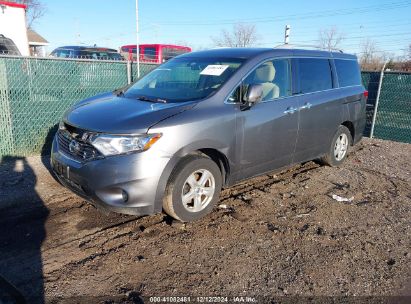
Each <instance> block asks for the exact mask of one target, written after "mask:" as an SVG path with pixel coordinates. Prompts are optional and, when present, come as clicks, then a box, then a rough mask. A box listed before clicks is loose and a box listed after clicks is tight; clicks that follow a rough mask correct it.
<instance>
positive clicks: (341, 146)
mask: <svg viewBox="0 0 411 304" xmlns="http://www.w3.org/2000/svg"><path fill="white" fill-rule="evenodd" d="M351 142H352V138H351V133H350V130H348V128H347V127H345V126H339V127H338V129H337V132H336V133H335V135H334V138H333V140H332V142H331V147H330V150H329V151H328V153H327V154H326V155H325V156H324V157H322V158H321V161H322V162H323V163H324V164H326V165H329V166H331V167H333V166H338V165H340V164H342V163H343V162H344V160H345V159H346V157H347V154H348V149H349V147H350V146H351Z"/></svg>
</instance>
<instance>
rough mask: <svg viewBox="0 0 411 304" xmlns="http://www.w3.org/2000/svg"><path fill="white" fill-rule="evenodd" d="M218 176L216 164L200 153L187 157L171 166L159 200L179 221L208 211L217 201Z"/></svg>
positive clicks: (218, 171)
mask: <svg viewBox="0 0 411 304" xmlns="http://www.w3.org/2000/svg"><path fill="white" fill-rule="evenodd" d="M221 186H222V177H221V172H220V169H219V168H218V166H217V164H216V163H215V162H213V161H212V160H211V159H209V158H207V157H203V156H197V155H193V156H189V157H187V158H186V159H184V160H183V161H182V162H180V163H179V164H178V165H177V166H176V168H175V169H174V171H173V173H172V175H171V177H170V180H169V182H168V185H167V188H166V192H165V196H164V199H163V209H164V211H165V212H166V213H167V214H168V215H170V216H172V217H173V218H175V219H177V220H180V221H182V222H191V221H194V220H197V219H199V218H201V217H203V216H205V215H206V214H208V213H210V212H211V211H212V209H213V207H214V205H215V203H216V202H217V200H218V198H219V196H220V191H221Z"/></svg>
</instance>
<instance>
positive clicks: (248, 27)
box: [211, 23, 259, 47]
mask: <svg viewBox="0 0 411 304" xmlns="http://www.w3.org/2000/svg"><path fill="white" fill-rule="evenodd" d="M211 39H212V40H213V42H214V44H215V45H216V46H221V47H249V46H252V45H255V44H256V43H257V42H258V40H259V36H258V34H257V29H256V27H255V25H254V24H246V23H237V24H235V25H234V26H233V29H232V31H231V32H229V31H227V30H222V31H221V35H220V37H211Z"/></svg>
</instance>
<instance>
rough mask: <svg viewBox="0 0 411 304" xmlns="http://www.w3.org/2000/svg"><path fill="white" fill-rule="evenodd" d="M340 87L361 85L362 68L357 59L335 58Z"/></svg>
mask: <svg viewBox="0 0 411 304" xmlns="http://www.w3.org/2000/svg"><path fill="white" fill-rule="evenodd" d="M334 62H335V68H336V69H337V76H338V82H339V84H340V87H349V86H354V85H361V75H360V68H359V66H358V63H357V61H356V60H343V59H335V60H334Z"/></svg>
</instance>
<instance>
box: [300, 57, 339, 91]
mask: <svg viewBox="0 0 411 304" xmlns="http://www.w3.org/2000/svg"><path fill="white" fill-rule="evenodd" d="M298 61H299V68H300V69H299V78H300V93H303V94H304V93H311V92H317V91H324V90H328V89H332V87H333V81H332V72H331V65H330V61H329V60H328V59H312V58H301V59H299V60H298Z"/></svg>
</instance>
